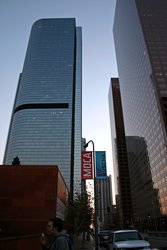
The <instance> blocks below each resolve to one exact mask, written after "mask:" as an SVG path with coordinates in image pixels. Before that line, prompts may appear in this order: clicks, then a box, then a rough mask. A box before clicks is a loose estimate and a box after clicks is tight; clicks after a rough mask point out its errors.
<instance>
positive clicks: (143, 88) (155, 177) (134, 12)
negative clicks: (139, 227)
mask: <svg viewBox="0 0 167 250" xmlns="http://www.w3.org/2000/svg"><path fill="white" fill-rule="evenodd" d="M166 11H167V1H164V0H159V1H157V0H147V1H146V0H135V1H134V0H123V1H122V0H117V3H116V9H115V18H114V26H113V33H114V41H115V49H116V57H117V65H118V74H119V81H120V90H121V97H122V106H123V113H124V124H125V133H126V136H138V137H142V138H144V140H145V143H146V145H147V150H148V157H149V164H150V171H151V179H152V183H153V188H154V190H157V191H158V200H159V207H157V202H156V200H157V192H156V195H155V197H154V198H153V202H152V207H153V208H152V207H150V210H152V209H153V210H154V215H152V218H151V219H155V218H156V222H157V224H159V226H160V222H161V219H164V218H166V216H167V157H166V155H167V15H166ZM159 211H160V212H159ZM153 217H154V218H153Z"/></svg>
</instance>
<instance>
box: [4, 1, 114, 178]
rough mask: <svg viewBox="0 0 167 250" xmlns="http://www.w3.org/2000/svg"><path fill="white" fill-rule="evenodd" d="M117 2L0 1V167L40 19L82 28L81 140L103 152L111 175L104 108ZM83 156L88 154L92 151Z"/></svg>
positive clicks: (112, 69)
mask: <svg viewBox="0 0 167 250" xmlns="http://www.w3.org/2000/svg"><path fill="white" fill-rule="evenodd" d="M115 2H116V0H28V1H27V0H0V31H1V36H0V37H1V38H0V116H1V122H0V163H2V161H3V155H4V149H5V144H6V139H7V134H8V129H9V123H10V117H11V113H12V108H13V102H14V98H15V93H16V87H17V83H18V78H19V74H20V72H22V68H23V63H24V58H25V54H26V49H27V44H28V40H29V35H30V30H31V27H32V24H33V23H34V22H35V21H36V20H38V19H40V18H68V17H73V18H76V25H77V26H81V27H82V44H83V45H82V46H83V47H82V56H83V58H82V59H83V61H82V69H83V71H82V86H83V87H82V90H83V94H82V98H83V102H82V103H83V113H82V119H83V123H82V124H83V128H82V132H83V137H84V138H86V139H87V141H89V140H93V141H94V144H95V150H101V151H106V154H107V173H108V174H112V156H111V155H112V149H111V133H110V122H109V108H108V90H109V84H110V78H111V77H117V66H116V59H115V50H114V43H113V32H112V28H113V18H114V11H115ZM88 150H92V147H91V145H90V146H89V148H88Z"/></svg>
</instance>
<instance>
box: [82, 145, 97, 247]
mask: <svg viewBox="0 0 167 250" xmlns="http://www.w3.org/2000/svg"><path fill="white" fill-rule="evenodd" d="M90 142H91V143H92V147H93V168H94V227H95V250H98V225H97V201H96V198H97V197H96V196H97V192H96V164H95V145H94V142H93V141H92V140H90V141H88V142H87V143H86V144H85V145H84V148H87V147H88V145H89V143H90Z"/></svg>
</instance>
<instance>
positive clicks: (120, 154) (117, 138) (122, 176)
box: [108, 78, 133, 227]
mask: <svg viewBox="0 0 167 250" xmlns="http://www.w3.org/2000/svg"><path fill="white" fill-rule="evenodd" d="M108 98H109V111H110V124H111V138H112V147H113V160H114V179H115V191H116V203H117V208H118V223H119V225H120V226H121V227H127V226H129V225H130V224H131V218H132V213H133V209H132V196H131V186H130V175H129V165H128V156H127V147H126V138H125V128H124V119H123V112H122V102H121V93H120V87H119V79H118V78H111V84H110V87H109V93H108Z"/></svg>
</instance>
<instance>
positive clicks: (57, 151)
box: [4, 18, 82, 191]
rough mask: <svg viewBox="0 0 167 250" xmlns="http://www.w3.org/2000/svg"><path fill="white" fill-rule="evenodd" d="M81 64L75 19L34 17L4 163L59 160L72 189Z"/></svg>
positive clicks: (78, 130) (76, 167) (78, 135)
mask: <svg viewBox="0 0 167 250" xmlns="http://www.w3.org/2000/svg"><path fill="white" fill-rule="evenodd" d="M81 70H82V44H81V28H80V27H76V24H75V19H74V18H58V19H56V18H55V19H52V18H51V19H40V20H38V21H36V22H35V23H34V25H33V27H32V30H31V35H30V40H29V43H28V48H27V52H26V57H25V62H24V66H23V71H22V73H21V74H20V79H19V83H18V88H17V93H16V98H15V103H14V107H13V113H12V118H11V124H10V129H9V134H8V139H7V145H6V151H5V156H4V164H5V165H11V164H12V161H13V158H14V157H16V156H18V157H19V159H20V163H21V165H58V167H59V169H60V171H61V173H62V175H63V177H64V179H65V181H66V183H67V185H68V187H70V189H71V191H72V190H73V180H74V179H78V178H79V180H80V166H81V157H80V156H81V115H82V112H81V111H82V107H81V103H82V100H81V95H82V79H81ZM77 157H78V158H77ZM76 164H77V165H76ZM74 172H75V173H76V175H77V176H74Z"/></svg>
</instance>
